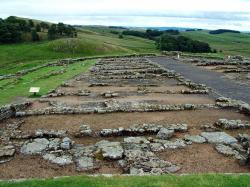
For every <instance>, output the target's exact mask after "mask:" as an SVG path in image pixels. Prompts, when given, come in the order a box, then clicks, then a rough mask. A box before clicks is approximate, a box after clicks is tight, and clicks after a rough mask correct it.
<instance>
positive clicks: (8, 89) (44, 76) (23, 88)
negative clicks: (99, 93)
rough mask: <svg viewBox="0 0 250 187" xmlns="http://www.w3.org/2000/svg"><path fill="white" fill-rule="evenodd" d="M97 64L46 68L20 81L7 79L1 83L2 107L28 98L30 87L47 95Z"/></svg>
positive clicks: (80, 63) (83, 63) (0, 100)
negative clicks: (55, 73)
mask: <svg viewBox="0 0 250 187" xmlns="http://www.w3.org/2000/svg"><path fill="white" fill-rule="evenodd" d="M94 63H95V60H87V61H84V62H77V63H74V64H70V65H68V66H66V67H62V66H54V67H45V68H41V69H39V70H37V71H34V72H31V73H28V74H26V75H24V76H22V77H21V78H19V79H14V78H13V79H7V80H2V81H0V87H1V86H2V90H0V105H3V104H6V103H8V102H11V101H12V100H13V99H15V98H16V97H17V96H18V97H20V96H21V97H28V96H29V95H30V93H29V92H28V91H29V88H30V87H41V90H40V94H41V95H43V94H46V93H47V92H48V91H49V90H51V89H54V88H56V87H57V86H59V85H60V84H61V83H62V82H63V81H65V80H68V79H70V78H72V77H74V76H76V75H78V74H80V73H82V72H84V71H87V70H88V69H89V67H91V66H92V65H93V64H94ZM60 70H64V71H65V72H64V73H63V74H59V75H51V73H53V72H56V71H60Z"/></svg>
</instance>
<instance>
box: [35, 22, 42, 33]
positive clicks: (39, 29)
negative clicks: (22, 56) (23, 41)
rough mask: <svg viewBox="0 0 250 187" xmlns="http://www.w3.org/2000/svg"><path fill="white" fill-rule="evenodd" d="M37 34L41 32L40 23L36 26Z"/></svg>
mask: <svg viewBox="0 0 250 187" xmlns="http://www.w3.org/2000/svg"><path fill="white" fill-rule="evenodd" d="M36 32H41V25H40V24H39V23H38V24H36Z"/></svg>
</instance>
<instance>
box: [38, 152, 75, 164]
mask: <svg viewBox="0 0 250 187" xmlns="http://www.w3.org/2000/svg"><path fill="white" fill-rule="evenodd" d="M43 159H44V160H47V161H49V162H51V163H53V164H58V165H59V166H64V165H69V164H72V163H73V158H72V156H71V155H65V154H63V153H61V152H55V153H47V154H45V155H43Z"/></svg>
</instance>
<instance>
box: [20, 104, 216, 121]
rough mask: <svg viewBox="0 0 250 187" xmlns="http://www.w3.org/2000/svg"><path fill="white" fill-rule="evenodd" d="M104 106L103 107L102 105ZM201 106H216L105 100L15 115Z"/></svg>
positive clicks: (188, 108)
mask: <svg viewBox="0 0 250 187" xmlns="http://www.w3.org/2000/svg"><path fill="white" fill-rule="evenodd" d="M103 106H104V107H103ZM201 108H216V107H215V106H214V105H213V104H196V105H195V104H181V105H162V104H154V103H148V102H117V101H115V102H112V103H111V102H110V101H109V102H105V103H103V105H102V103H100V106H99V107H89V106H88V105H86V106H84V105H83V106H76V107H73V106H60V107H58V106H57V107H47V108H43V109H37V110H27V111H22V112H16V117H24V116H37V115H55V114H58V115H59V114H60V115H61V114H91V113H100V114H102V113H114V112H156V111H159V112H160V111H183V110H196V109H201Z"/></svg>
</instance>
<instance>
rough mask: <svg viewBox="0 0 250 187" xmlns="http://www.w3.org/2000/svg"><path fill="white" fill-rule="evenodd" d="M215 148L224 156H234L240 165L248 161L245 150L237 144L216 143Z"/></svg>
mask: <svg viewBox="0 0 250 187" xmlns="http://www.w3.org/2000/svg"><path fill="white" fill-rule="evenodd" d="M215 149H216V150H217V151H218V152H219V153H220V154H223V155H225V156H231V157H234V158H235V159H236V160H238V161H239V164H240V165H246V164H248V162H249V158H248V156H247V152H246V151H245V150H244V149H243V148H242V147H241V146H240V145H239V144H231V145H224V144H218V145H216V146H215Z"/></svg>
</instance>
